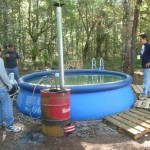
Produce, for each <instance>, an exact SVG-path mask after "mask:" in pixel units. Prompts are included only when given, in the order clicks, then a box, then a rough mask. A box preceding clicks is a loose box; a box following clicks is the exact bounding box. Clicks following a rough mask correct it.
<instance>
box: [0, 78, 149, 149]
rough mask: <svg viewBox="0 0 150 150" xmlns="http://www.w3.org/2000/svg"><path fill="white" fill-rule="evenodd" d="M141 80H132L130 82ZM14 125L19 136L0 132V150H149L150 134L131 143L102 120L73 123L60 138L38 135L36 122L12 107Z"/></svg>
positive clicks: (125, 136) (39, 132)
mask: <svg viewBox="0 0 150 150" xmlns="http://www.w3.org/2000/svg"><path fill="white" fill-rule="evenodd" d="M137 82H138V83H139V82H141V77H140V78H139V77H138V76H137V77H134V83H137ZM14 114H15V123H16V124H18V125H20V126H21V127H22V131H21V132H19V133H11V132H6V131H5V129H4V128H3V129H0V150H150V134H146V135H145V136H143V137H141V138H139V139H137V140H133V139H131V138H130V137H129V136H127V135H125V134H122V133H118V132H117V131H116V130H114V129H112V128H110V127H108V126H107V125H105V124H103V123H102V120H93V121H77V122H76V131H74V132H73V133H71V134H67V135H64V136H63V137H49V136H46V135H44V134H43V133H42V131H41V124H40V120H33V119H32V118H31V117H27V116H24V115H22V114H21V113H20V112H19V111H18V110H17V109H16V107H15V101H14Z"/></svg>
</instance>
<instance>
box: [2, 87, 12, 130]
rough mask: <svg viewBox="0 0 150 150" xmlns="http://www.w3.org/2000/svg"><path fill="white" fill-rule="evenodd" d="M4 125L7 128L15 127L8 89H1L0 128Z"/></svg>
mask: <svg viewBox="0 0 150 150" xmlns="http://www.w3.org/2000/svg"><path fill="white" fill-rule="evenodd" d="M4 123H5V126H6V128H7V127H9V126H12V125H13V123H14V117H13V108H12V101H11V99H10V96H9V94H8V92H7V90H6V88H0V126H1V125H3V124H4Z"/></svg>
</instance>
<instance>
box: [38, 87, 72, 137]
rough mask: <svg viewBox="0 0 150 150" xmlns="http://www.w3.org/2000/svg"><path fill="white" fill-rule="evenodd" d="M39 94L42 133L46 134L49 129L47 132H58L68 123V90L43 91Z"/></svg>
mask: <svg viewBox="0 0 150 150" xmlns="http://www.w3.org/2000/svg"><path fill="white" fill-rule="evenodd" d="M40 93H41V119H42V124H43V125H42V127H43V131H44V132H45V133H46V130H47V129H48V128H49V129H48V131H51V130H52V129H56V130H57V132H58V131H60V130H61V128H62V129H63V127H64V126H65V125H67V124H69V123H70V89H64V90H61V89H43V90H41V92H40ZM45 127H46V128H47V129H46V128H45ZM61 132H62V131H61ZM49 133H50V134H51V132H49ZM54 134H55V133H53V135H54ZM61 134H62V133H61ZM57 135H58V133H57Z"/></svg>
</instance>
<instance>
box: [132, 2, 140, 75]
mask: <svg viewBox="0 0 150 150" xmlns="http://www.w3.org/2000/svg"><path fill="white" fill-rule="evenodd" d="M141 3H142V0H136V4H135V8H134V19H133V27H132V40H131V57H130V74H133V73H134V59H135V43H136V34H137V27H138V20H139V13H140V8H139V6H140V5H141Z"/></svg>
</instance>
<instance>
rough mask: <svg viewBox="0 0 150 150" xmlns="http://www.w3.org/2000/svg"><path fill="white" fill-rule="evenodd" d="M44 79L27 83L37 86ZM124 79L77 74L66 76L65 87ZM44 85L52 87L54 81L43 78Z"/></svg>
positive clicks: (103, 75) (31, 79)
mask: <svg viewBox="0 0 150 150" xmlns="http://www.w3.org/2000/svg"><path fill="white" fill-rule="evenodd" d="M41 78H42V77H35V78H30V79H28V80H27V81H26V82H28V83H33V84H36V83H38V82H39V81H40V80H41ZM123 79H124V77H122V76H117V75H108V74H89V75H87V74H76V75H65V78H64V80H65V85H86V84H102V83H111V82H117V81H121V80H123ZM56 81H57V84H59V78H58V77H56ZM41 83H42V84H44V85H52V84H54V80H53V79H52V78H50V77H45V79H44V78H43V80H42V82H41Z"/></svg>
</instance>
